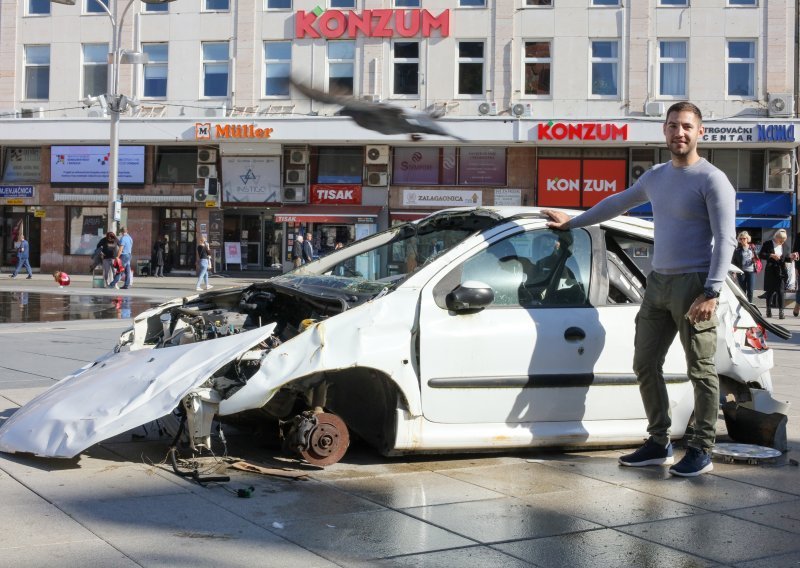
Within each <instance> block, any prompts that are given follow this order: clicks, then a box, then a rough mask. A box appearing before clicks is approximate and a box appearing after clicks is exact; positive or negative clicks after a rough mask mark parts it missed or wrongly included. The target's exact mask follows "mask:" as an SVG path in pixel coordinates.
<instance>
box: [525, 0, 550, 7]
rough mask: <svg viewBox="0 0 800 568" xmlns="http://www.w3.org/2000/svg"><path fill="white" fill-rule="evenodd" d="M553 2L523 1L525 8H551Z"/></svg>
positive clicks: (548, 0)
mask: <svg viewBox="0 0 800 568" xmlns="http://www.w3.org/2000/svg"><path fill="white" fill-rule="evenodd" d="M552 5H553V0H525V6H552Z"/></svg>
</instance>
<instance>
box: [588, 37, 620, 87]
mask: <svg viewBox="0 0 800 568" xmlns="http://www.w3.org/2000/svg"><path fill="white" fill-rule="evenodd" d="M618 71H619V42H618V41H617V40H593V41H592V94H593V95H597V96H603V97H616V96H617V95H619V87H618V85H619V73H618Z"/></svg>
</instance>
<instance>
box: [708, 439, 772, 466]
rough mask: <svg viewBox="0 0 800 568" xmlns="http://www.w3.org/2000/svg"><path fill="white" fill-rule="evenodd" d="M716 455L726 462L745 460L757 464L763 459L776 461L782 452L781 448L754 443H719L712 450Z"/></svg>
mask: <svg viewBox="0 0 800 568" xmlns="http://www.w3.org/2000/svg"><path fill="white" fill-rule="evenodd" d="M711 453H712V455H713V456H714V457H718V458H720V459H722V460H723V461H725V462H728V463H732V462H734V461H745V462H747V463H749V464H757V463H760V462H763V461H774V460H775V459H776V458H779V457H780V456H781V455H782V454H781V452H780V451H779V450H776V449H774V448H768V447H766V446H756V445H753V444H727V443H723V444H717V445H716V446H714V449H713V450H712V451H711Z"/></svg>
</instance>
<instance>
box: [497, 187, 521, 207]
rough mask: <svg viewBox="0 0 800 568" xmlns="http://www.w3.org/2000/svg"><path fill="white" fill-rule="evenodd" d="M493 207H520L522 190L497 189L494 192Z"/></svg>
mask: <svg viewBox="0 0 800 568" xmlns="http://www.w3.org/2000/svg"><path fill="white" fill-rule="evenodd" d="M494 204H495V205H511V206H515V205H522V190H521V189H509V188H497V189H495V190H494Z"/></svg>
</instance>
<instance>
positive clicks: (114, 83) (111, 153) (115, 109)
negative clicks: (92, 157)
mask: <svg viewBox="0 0 800 568" xmlns="http://www.w3.org/2000/svg"><path fill="white" fill-rule="evenodd" d="M89 1H94V2H97V4H98V5H99V6H100V7H101V8H102V9H103V11H104V12H105V13H106V15H107V16H108V17H109V19H110V20H111V36H112V37H111V53H110V54H109V56H110V57H109V59H110V61H109V63H110V64H111V69H109V74H108V86H107V89H108V93H107V94H106V95H104V99H105V103H106V104H105V105H103V106H104V107H105V108H107V109H108V113H109V117H110V118H111V130H110V134H109V144H108V163H109V165H108V223H107V225H108V228H107V231H113V232H115V233H116V232H117V222H118V221H119V219H120V214H121V210H122V204H121V203H120V202H119V119H120V115H121V114H122V113H123V112H125V111H126V110H128V107H129V106H136V105H137V104H138V101H137V100H136V98H135V96H136V94H135V93H134V95H133V97H126V96H125V95H122V94H120V92H119V66H120V64H121V63H123V62H125V63H134V64H137V63H146V58H145V57H144V55H143V54H142V53H140V52H137V51H125V50H123V49H121V47H120V46H121V44H122V23H123V22H124V21H125V16H126V15H127V14H128V10H130V8H131V6H132V5H133V4H134V2H135V1H136V0H128V3H127V4H126V5H125V8H124V9H123V11H122V15H121V16H120V17H119V18H117V4H118V2H117V0H89ZM140 1H141V2H143V3H145V4H166V3H168V2H174V0H140ZM50 2H51V3H54V4H66V5H68V6H74V5H75V2H76V0H50ZM84 100H86V99H84ZM89 104H91V103H89Z"/></svg>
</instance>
